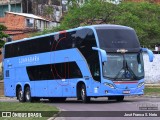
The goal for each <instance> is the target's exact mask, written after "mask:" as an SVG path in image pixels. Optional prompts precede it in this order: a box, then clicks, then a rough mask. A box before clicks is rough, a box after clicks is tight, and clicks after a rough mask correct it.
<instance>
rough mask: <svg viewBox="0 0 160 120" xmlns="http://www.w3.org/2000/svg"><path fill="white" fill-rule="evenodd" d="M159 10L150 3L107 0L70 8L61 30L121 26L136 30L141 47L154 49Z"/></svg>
mask: <svg viewBox="0 0 160 120" xmlns="http://www.w3.org/2000/svg"><path fill="white" fill-rule="evenodd" d="M159 21H160V6H159V5H157V4H153V3H148V2H140V3H136V2H122V3H121V4H118V5H116V4H112V3H108V2H106V0H89V1H88V2H86V3H84V5H83V6H80V7H71V8H69V10H68V13H67V14H66V15H65V16H64V19H63V20H62V22H61V25H60V27H59V29H58V30H63V29H70V28H74V27H78V26H83V25H92V24H104V23H106V24H108V23H109V24H120V25H126V26H130V27H133V28H134V29H135V30H136V32H137V34H138V37H139V40H140V42H141V45H144V46H147V47H154V45H155V44H158V43H160V40H159V39H160V34H159V31H160V27H159V26H160V22H159Z"/></svg>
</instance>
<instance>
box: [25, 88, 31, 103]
mask: <svg viewBox="0 0 160 120" xmlns="http://www.w3.org/2000/svg"><path fill="white" fill-rule="evenodd" d="M25 100H26V102H32V97H31V91H30V87H28V86H27V87H26V88H25Z"/></svg>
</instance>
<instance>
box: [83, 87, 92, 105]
mask: <svg viewBox="0 0 160 120" xmlns="http://www.w3.org/2000/svg"><path fill="white" fill-rule="evenodd" d="M81 99H82V102H83V103H88V102H90V97H87V94H86V87H85V85H84V84H82V86H81Z"/></svg>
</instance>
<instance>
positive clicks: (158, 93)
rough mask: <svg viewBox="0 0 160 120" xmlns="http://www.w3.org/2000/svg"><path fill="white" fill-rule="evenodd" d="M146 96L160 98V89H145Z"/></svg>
mask: <svg viewBox="0 0 160 120" xmlns="http://www.w3.org/2000/svg"><path fill="white" fill-rule="evenodd" d="M144 94H145V95H155V96H160V87H145V89H144Z"/></svg>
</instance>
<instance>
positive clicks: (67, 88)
mask: <svg viewBox="0 0 160 120" xmlns="http://www.w3.org/2000/svg"><path fill="white" fill-rule="evenodd" d="M64 61H65V63H64V65H63V77H62V79H61V85H62V96H70V95H71V85H70V79H69V74H70V69H69V68H70V63H69V62H68V61H69V58H68V57H65V58H64Z"/></svg>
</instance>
